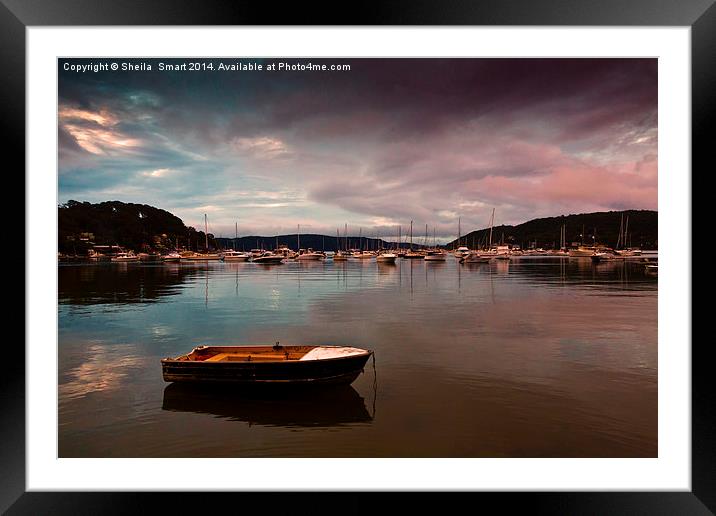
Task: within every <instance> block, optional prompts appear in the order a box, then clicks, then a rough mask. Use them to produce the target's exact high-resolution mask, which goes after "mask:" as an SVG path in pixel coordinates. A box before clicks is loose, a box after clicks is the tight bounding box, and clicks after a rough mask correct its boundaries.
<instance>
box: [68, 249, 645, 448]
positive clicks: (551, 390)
mask: <svg viewBox="0 0 716 516" xmlns="http://www.w3.org/2000/svg"><path fill="white" fill-rule="evenodd" d="M58 274H59V371H58V374H59V376H58V378H59V454H60V456H61V457H175V456H181V457H249V456H252V457H326V456H328V457H602V456H608V457H643V456H651V457H653V456H656V455H657V278H656V276H654V275H648V274H645V272H644V268H643V265H640V264H637V263H605V264H599V265H596V266H595V265H593V264H592V263H591V261H590V260H584V259H567V258H562V259H560V258H527V257H525V258H514V259H512V260H511V261H509V262H497V263H494V262H493V263H491V264H477V265H471V266H465V265H459V264H458V263H457V262H456V260H454V259H453V258H452V257H450V258H449V259H448V261H447V262H445V263H425V262H422V261H410V260H403V261H399V263H397V264H396V265H393V266H390V265H378V264H377V263H375V261H372V262H370V263H366V262H361V261H355V262H353V261H351V262H347V263H346V262H344V263H335V264H334V263H332V262H331V261H326V262H325V263H320V262H319V263H297V262H293V263H284V264H281V265H277V266H261V265H256V264H252V263H235V264H228V263H227V264H224V263H221V262H212V263H203V264H201V263H198V264H171V265H169V264H166V265H142V264H138V263H130V264H111V263H106V264H82V265H79V264H74V265H60V266H59V272H58ZM277 340H278V341H281V343H282V344H291V343H296V344H330V345H336V344H339V345H349V346H356V347H364V348H370V349H373V350H375V368H374V367H373V365H372V363H371V362H369V363H368V365H367V366H366V369H365V372H364V374H362V375H361V376H360V377H359V378H358V379H357V380H356V381H355V382H354V383H353V384H352V385H351V386H350V387H344V388H329V389H327V390H323V391H316V392H310V393H300V392H299V393H285V394H281V395H277V394H261V393H254V394H252V393H246V392H237V391H225V390H217V389H206V388H203V389H202V388H187V387H185V386H183V385H179V384H166V383H164V382H163V380H162V375H161V366H160V363H159V360H160V358H163V357H167V356H175V355H178V354H182V353H184V352H187V351H190V350H191V349H192V348H193V347H194V346H197V345H200V344H273V343H274V342H276V341H277Z"/></svg>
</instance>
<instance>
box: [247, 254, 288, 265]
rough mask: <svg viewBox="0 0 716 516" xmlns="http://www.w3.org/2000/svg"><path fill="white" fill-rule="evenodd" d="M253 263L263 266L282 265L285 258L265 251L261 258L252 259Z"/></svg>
mask: <svg viewBox="0 0 716 516" xmlns="http://www.w3.org/2000/svg"><path fill="white" fill-rule="evenodd" d="M251 261H252V262H254V263H263V264H272V263H281V262H283V256H281V255H280V254H274V253H272V252H271V251H265V252H264V253H263V254H261V255H259V256H254V257H252V258H251Z"/></svg>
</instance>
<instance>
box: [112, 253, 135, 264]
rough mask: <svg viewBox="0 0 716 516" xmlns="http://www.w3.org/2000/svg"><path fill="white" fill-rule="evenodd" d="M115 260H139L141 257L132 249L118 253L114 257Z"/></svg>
mask: <svg viewBox="0 0 716 516" xmlns="http://www.w3.org/2000/svg"><path fill="white" fill-rule="evenodd" d="M112 261H113V262H138V261H139V257H138V256H137V255H136V254H134V253H133V252H132V251H127V252H121V253H117V254H116V255H115V256H113V257H112Z"/></svg>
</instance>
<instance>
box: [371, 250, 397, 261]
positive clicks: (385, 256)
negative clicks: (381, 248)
mask: <svg viewBox="0 0 716 516" xmlns="http://www.w3.org/2000/svg"><path fill="white" fill-rule="evenodd" d="M396 258H398V255H397V254H395V253H390V252H388V253H380V254H379V255H378V256H376V258H375V260H376V261H377V262H378V263H395V259H396Z"/></svg>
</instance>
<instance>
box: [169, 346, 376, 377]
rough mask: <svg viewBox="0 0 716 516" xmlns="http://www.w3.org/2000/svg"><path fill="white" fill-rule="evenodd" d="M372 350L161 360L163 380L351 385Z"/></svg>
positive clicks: (361, 370)
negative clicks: (261, 358) (273, 358)
mask: <svg viewBox="0 0 716 516" xmlns="http://www.w3.org/2000/svg"><path fill="white" fill-rule="evenodd" d="M371 355H372V352H368V353H366V354H363V355H353V356H346V357H340V358H332V359H323V360H306V361H302V360H292V361H283V362H258V361H257V362H251V361H241V362H238V361H237V362H203V361H182V360H172V359H164V360H162V375H163V377H164V381H165V382H195V383H230V384H235V385H324V384H350V383H352V382H353V381H354V380H355V379H356V378H358V375H360V374H361V373H362V372H363V367H364V366H365V364H366V362H367V361H368V358H369V357H370V356H371Z"/></svg>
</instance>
